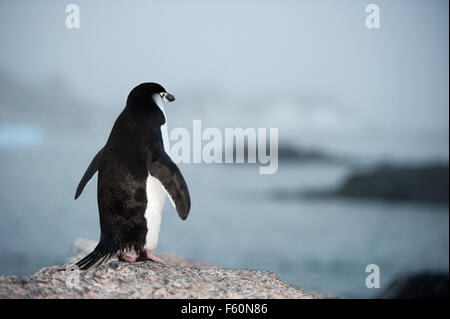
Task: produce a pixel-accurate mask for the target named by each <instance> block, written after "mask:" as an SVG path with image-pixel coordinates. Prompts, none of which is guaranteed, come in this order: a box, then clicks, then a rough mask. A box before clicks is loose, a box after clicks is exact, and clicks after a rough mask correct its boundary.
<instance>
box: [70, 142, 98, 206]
mask: <svg viewBox="0 0 450 319" xmlns="http://www.w3.org/2000/svg"><path fill="white" fill-rule="evenodd" d="M102 152H103V148H102V149H101V150H100V151H98V153H97V155H95V157H94V158H93V159H92V162H91V164H89V166H88V168H87V170H86V172H85V173H84V175H83V177H82V178H81V180H80V183H79V184H78V187H77V191H76V192H75V199H77V198H78V197H79V196H80V195H81V192H82V191H83V189H84V187H85V186H86V184H87V183H88V182H89V181H90V180H91V178H92V176H94V174H95V173H96V172H97V171H98V166H99V164H100V159H101V156H102Z"/></svg>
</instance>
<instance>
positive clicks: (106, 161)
mask: <svg viewBox="0 0 450 319" xmlns="http://www.w3.org/2000/svg"><path fill="white" fill-rule="evenodd" d="M174 100H175V97H174V96H173V95H171V94H169V93H167V92H166V90H165V89H164V88H163V87H162V86H161V85H160V84H158V83H142V84H140V85H138V86H136V87H135V88H134V89H133V90H131V92H130V94H129V95H128V98H127V101H126V105H125V108H124V109H123V111H122V113H121V114H120V115H119V116H118V118H117V119H116V121H115V123H114V126H113V128H112V130H111V133H110V135H109V138H108V140H107V142H106V144H105V146H104V147H103V148H102V149H101V150H100V151H99V152H98V153H97V154H96V155H95V157H94V158H93V160H92V162H91V163H90V165H89V166H88V168H87V170H86V172H85V173H84V175H83V177H82V178H81V181H80V183H79V184H78V187H77V190H76V193H75V199H77V198H78V197H79V196H80V194H81V193H82V191H83V189H84V187H85V186H86V184H87V183H88V182H89V180H90V179H91V178H92V176H93V175H94V174H95V173H96V172H97V171H98V186H97V202H98V210H99V217H100V230H101V234H100V241H99V243H98V245H97V246H96V247H95V249H94V250H93V251H92V252H91V253H90V254H88V255H87V256H86V257H84V258H83V259H81V260H80V261H78V262H77V263H76V265H77V266H78V267H79V269H81V270H87V269H89V268H91V267H93V266H98V265H100V264H102V263H104V262H105V261H107V260H108V259H110V258H111V257H114V256H117V257H118V258H119V260H121V261H126V262H136V261H143V260H151V261H154V262H157V263H164V261H163V260H161V259H159V258H158V257H156V256H154V255H153V253H152V251H153V249H155V248H156V246H157V244H158V237H159V230H160V226H161V218H162V210H163V208H164V202H165V197H166V195H167V196H168V197H169V199H170V201H171V203H172V205H173V206H174V208H175V210H176V211H177V212H178V215H179V216H180V218H181V219H182V220H185V219H186V218H187V217H188V214H189V211H190V207H191V199H190V195H189V190H188V187H187V185H186V182H185V180H184V178H183V175H182V174H181V172H180V170H179V169H178V167H177V165H176V164H175V163H174V162H173V161H172V160H171V158H170V156H169V155H168V153H169V150H168V132H167V123H166V115H165V109H164V106H165V104H167V103H169V102H173V101H174Z"/></svg>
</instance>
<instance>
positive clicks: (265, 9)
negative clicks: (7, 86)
mask: <svg viewBox="0 0 450 319" xmlns="http://www.w3.org/2000/svg"><path fill="white" fill-rule="evenodd" d="M69 3H76V4H77V5H79V7H80V29H68V28H66V26H65V19H66V16H67V13H66V12H65V7H66V5H67V4H69ZM370 3H376V4H378V5H379V7H380V26H381V27H380V29H368V28H367V27H366V26H365V18H366V16H367V13H366V12H365V8H366V5H367V4H369V2H367V1H320V2H318V1H245V2H242V1H227V2H223V3H220V4H217V3H211V2H209V1H189V2H186V1H127V2H126V4H125V2H123V1H108V2H107V1H95V2H93V1H39V3H38V2H36V1H23V0H19V1H2V2H1V4H0V43H1V46H2V50H0V71H2V72H7V73H8V74H10V75H11V76H13V77H14V78H16V79H17V80H18V81H21V82H24V83H40V82H43V81H46V80H48V79H49V78H52V79H56V81H58V80H61V81H63V82H64V83H66V84H67V85H68V86H69V88H70V90H72V91H73V93H74V94H75V95H77V96H81V97H83V98H85V99H88V100H90V101H93V102H94V105H102V106H106V107H108V106H110V105H118V104H119V105H120V104H123V103H124V102H125V100H126V96H127V94H128V92H129V91H130V90H131V89H132V88H133V87H134V86H135V85H137V84H138V83H141V82H148V81H155V82H159V83H161V84H163V85H164V86H165V87H166V89H167V90H168V91H170V92H172V93H174V94H175V95H178V94H181V97H183V96H185V97H186V99H185V101H186V100H189V101H190V103H195V101H196V99H198V100H202V99H204V98H205V97H208V98H210V100H209V101H208V103H210V104H211V105H212V106H214V107H215V109H217V108H218V107H224V108H225V109H222V110H217V115H218V117H220V116H221V115H222V114H226V113H227V112H229V111H230V110H235V109H236V108H238V109H242V108H246V107H247V105H249V104H251V103H254V104H255V103H256V104H258V105H261V108H265V109H266V110H267V109H268V108H272V107H275V108H277V109H276V113H277V116H279V117H280V118H283V116H289V114H290V113H289V107H288V108H287V113H286V110H285V109H283V108H282V107H281V106H282V105H287V104H289V105H291V104H294V105H295V106H294V108H296V109H297V110H302V107H301V105H300V104H307V105H306V106H307V107H308V105H309V106H311V107H312V108H317V107H320V106H323V105H325V107H326V108H327V109H328V111H327V112H328V113H326V112H324V113H319V114H320V115H319V116H318V117H317V116H316V117H315V118H311V119H310V118H308V117H307V114H306V115H305V114H304V113H301V112H299V113H298V114H297V113H296V112H297V111H294V113H295V114H294V115H296V116H299V117H300V116H302V115H305V116H306V118H304V119H303V121H302V120H299V123H298V124H299V125H305V126H308V125H316V128H317V130H316V131H320V130H322V131H323V132H326V134H329V132H328V130H327V129H328V128H326V127H323V126H335V127H344V126H348V125H352V126H355V127H358V126H362V128H361V130H363V131H364V132H366V133H367V134H370V135H371V136H377V134H380V135H381V136H382V138H383V139H385V140H387V139H389V137H390V136H391V135H393V134H394V135H396V136H399V137H400V138H403V139H410V140H414V139H420V140H422V142H421V143H422V144H428V143H429V142H430V141H431V140H432V141H433V143H436V146H435V152H436V154H440V155H441V156H442V155H445V154H446V153H448V140H449V135H448V115H449V97H448V85H449V80H448V79H449V73H448V72H449V71H448V70H449V64H448V63H449V62H448V61H449V46H448V35H449V34H448V23H449V21H448V1H438V0H436V1H414V0H413V1H371V2H370ZM50 83H51V82H50ZM224 96H225V97H226V98H227V99H230V100H231V101H233V102H232V103H233V105H232V106H229V107H228V106H224V103H221V102H220V101H219V100H220V98H221V97H224ZM181 101H183V99H181ZM236 101H237V102H236ZM273 101H277V102H278V103H279V105H281V106H274V105H273ZM246 103H247V104H246ZM269 113H270V114H271V115H272V114H273V112H269ZM336 113H338V114H341V115H336ZM330 114H332V115H330ZM333 114H334V115H333ZM342 114H343V115H342ZM346 114H350V115H351V116H350V117H348V118H349V120H348V121H340V120H331V121H328V120H327V119H328V117H330V116H331V117H333V116H334V117H336V116H338V117H340V116H343V117H345V116H346ZM213 115H214V114H213ZM290 115H292V114H290ZM241 116H248V115H246V114H244V115H241ZM249 121H250V122H251V116H249ZM311 121H317V123H316V122H314V123H313V124H311ZM243 122H244V123H245V118H244V121H243ZM262 122H264V120H262ZM269 122H270V121H269ZM279 122H283V121H279ZM283 123H284V122H283ZM294 124H295V123H294ZM294 124H292V125H294ZM309 134H313V133H309ZM349 134H355V132H354V131H352V132H351V133H349ZM346 138H347V139H348V138H349V137H348V136H347V137H346ZM408 147H409V148H411V147H413V146H408ZM447 157H448V156H447Z"/></svg>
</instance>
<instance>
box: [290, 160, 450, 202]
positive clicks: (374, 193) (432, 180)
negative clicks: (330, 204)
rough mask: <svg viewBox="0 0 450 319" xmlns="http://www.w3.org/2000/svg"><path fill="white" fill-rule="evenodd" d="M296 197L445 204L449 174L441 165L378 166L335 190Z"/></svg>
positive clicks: (358, 174) (355, 175)
mask: <svg viewBox="0 0 450 319" xmlns="http://www.w3.org/2000/svg"><path fill="white" fill-rule="evenodd" d="M297 196H299V197H305V196H306V197H309V198H311V197H312V198H326V197H347V198H359V199H382V200H389V201H417V202H428V203H438V204H446V203H448V201H449V170H448V166H445V165H426V166H420V167H407V166H405V167H402V166H391V165H381V166H378V167H375V168H374V169H372V170H370V171H368V172H355V173H354V174H353V175H351V176H350V177H349V178H348V179H347V180H346V181H344V183H343V184H342V185H341V186H339V187H338V188H337V189H336V190H331V191H310V192H306V193H303V194H297ZM285 197H286V196H285Z"/></svg>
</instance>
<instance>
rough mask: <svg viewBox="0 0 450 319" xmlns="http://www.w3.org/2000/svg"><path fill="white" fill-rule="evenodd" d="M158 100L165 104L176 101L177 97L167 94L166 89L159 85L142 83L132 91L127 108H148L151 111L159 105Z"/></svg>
mask: <svg viewBox="0 0 450 319" xmlns="http://www.w3.org/2000/svg"><path fill="white" fill-rule="evenodd" d="M157 98H158V99H161V100H162V101H163V102H164V104H167V103H169V102H173V101H175V96H173V95H172V94H169V93H167V92H166V89H164V87H163V86H162V85H160V84H158V83H153V82H148V83H142V84H139V85H138V86H136V87H135V88H134V89H133V90H131V92H130V94H129V95H128V99H127V106H132V107H138V108H147V109H148V110H151V109H152V108H153V107H155V104H156V106H157V107H158V105H157V101H156V100H157Z"/></svg>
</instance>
